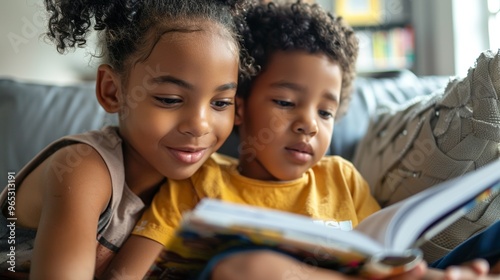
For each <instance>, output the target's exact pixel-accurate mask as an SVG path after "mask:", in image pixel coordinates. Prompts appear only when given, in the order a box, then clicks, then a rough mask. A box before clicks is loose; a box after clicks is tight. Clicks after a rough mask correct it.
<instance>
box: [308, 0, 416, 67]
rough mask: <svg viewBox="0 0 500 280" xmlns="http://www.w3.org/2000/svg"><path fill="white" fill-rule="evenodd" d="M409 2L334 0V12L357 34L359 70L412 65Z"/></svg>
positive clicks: (413, 55)
mask: <svg viewBox="0 0 500 280" xmlns="http://www.w3.org/2000/svg"><path fill="white" fill-rule="evenodd" d="M410 1H411V0H334V1H333V4H332V10H333V12H334V13H335V14H336V15H339V16H342V17H343V18H344V19H345V20H346V21H347V22H348V23H349V24H350V25H351V26H353V28H354V29H355V30H356V33H357V35H358V38H359V46H360V53H359V58H358V64H357V69H358V72H361V73H370V72H385V71H394V70H400V69H412V68H413V66H414V63H415V36H414V29H413V26H412V23H411V11H410V9H411V3H410ZM316 2H324V1H316ZM320 4H321V3H320Z"/></svg>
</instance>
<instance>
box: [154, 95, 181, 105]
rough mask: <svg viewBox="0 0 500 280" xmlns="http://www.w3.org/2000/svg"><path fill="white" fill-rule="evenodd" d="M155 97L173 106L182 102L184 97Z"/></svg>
mask: <svg viewBox="0 0 500 280" xmlns="http://www.w3.org/2000/svg"><path fill="white" fill-rule="evenodd" d="M154 98H155V99H156V100H157V101H158V102H160V103H161V104H163V105H165V106H173V105H176V104H178V103H182V99H180V98H171V97H158V96H155V97H154Z"/></svg>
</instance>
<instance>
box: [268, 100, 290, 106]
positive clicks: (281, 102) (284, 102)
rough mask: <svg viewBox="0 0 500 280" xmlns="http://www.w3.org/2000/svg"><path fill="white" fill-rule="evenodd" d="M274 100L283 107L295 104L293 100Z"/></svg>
mask: <svg viewBox="0 0 500 280" xmlns="http://www.w3.org/2000/svg"><path fill="white" fill-rule="evenodd" d="M273 102H274V103H276V104H277V105H278V106H281V107H293V105H294V104H293V103H292V102H289V101H284V100H277V99H273Z"/></svg>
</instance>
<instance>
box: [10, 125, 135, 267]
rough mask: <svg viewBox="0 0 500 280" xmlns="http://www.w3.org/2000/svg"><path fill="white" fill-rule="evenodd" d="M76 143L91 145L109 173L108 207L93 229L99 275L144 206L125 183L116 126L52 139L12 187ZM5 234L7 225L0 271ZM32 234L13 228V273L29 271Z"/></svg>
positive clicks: (120, 144) (120, 146) (34, 232)
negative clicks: (42, 163)
mask: <svg viewBox="0 0 500 280" xmlns="http://www.w3.org/2000/svg"><path fill="white" fill-rule="evenodd" d="M76 143H84V144H87V145H89V146H91V147H93V148H94V149H95V150H96V151H97V152H98V153H99V154H100V155H101V157H102V158H103V160H104V162H105V163H106V165H107V167H108V170H109V174H110V176H111V183H112V197H111V200H110V202H109V204H108V207H107V208H106V210H105V211H104V212H103V213H102V214H101V216H100V218H99V224H98V228H97V241H98V242H97V259H96V275H99V274H100V273H102V272H103V270H104V269H105V268H106V267H107V265H108V264H109V261H110V260H111V259H112V257H113V256H114V254H115V253H116V252H117V250H118V248H120V246H122V244H123V242H124V241H125V240H126V239H127V237H128V235H129V234H130V232H131V231H132V229H133V227H134V226H135V223H136V221H137V220H138V219H139V218H140V215H141V214H142V210H143V209H144V208H145V205H144V203H143V202H142V200H141V199H140V198H139V197H138V196H136V195H135V194H134V193H132V191H131V190H130V189H129V188H128V187H127V185H126V183H125V171H124V165H123V151H122V139H121V138H120V136H119V135H118V132H117V128H116V127H110V126H108V127H105V128H103V129H102V130H99V131H89V132H87V133H84V134H78V135H70V136H66V137H63V138H61V139H59V140H56V141H55V142H53V143H51V144H50V145H49V146H47V147H46V148H45V149H43V150H42V151H41V152H40V153H38V155H37V156H35V158H33V159H32V160H31V161H30V162H29V163H28V164H27V165H26V166H25V167H23V168H22V169H21V171H20V172H19V173H17V174H16V186H18V185H20V184H21V182H22V181H23V180H24V178H26V176H27V175H28V174H30V172H32V171H33V170H34V169H35V168H36V167H37V166H38V165H39V164H40V163H41V162H43V161H44V160H46V159H47V158H48V157H49V156H50V155H52V154H53V153H55V152H56V151H57V150H59V149H61V148H63V147H65V146H68V145H72V144H76ZM8 190H9V189H8V188H5V189H4V190H3V191H2V193H1V194H0V202H1V205H2V208H3V206H5V204H6V198H7V191H8ZM10 191H12V189H10ZM0 219H1V220H2V223H5V224H7V223H8V222H9V220H8V218H7V217H5V216H4V215H0ZM9 234H10V232H9V229H8V228H7V227H2V228H1V229H0V251H1V252H0V271H5V270H7V269H8V267H9V263H8V261H9V259H8V253H9V250H10V246H11V245H10V244H8V243H7V242H8V236H9ZM35 236H36V230H33V229H26V228H21V227H19V226H17V227H16V244H15V249H16V250H15V254H16V260H15V263H16V272H23V271H26V272H27V271H29V266H30V262H31V257H32V253H33V245H34V239H35Z"/></svg>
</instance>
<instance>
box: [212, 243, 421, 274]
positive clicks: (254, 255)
mask: <svg viewBox="0 0 500 280" xmlns="http://www.w3.org/2000/svg"><path fill="white" fill-rule="evenodd" d="M425 271H426V266H425V263H422V264H421V265H419V266H417V268H415V269H413V270H412V271H409V272H407V273H405V274H404V275H401V276H397V277H392V278H388V280H389V279H390V280H417V279H421V278H422V276H423V275H424V273H425ZM211 279H213V280H226V279H228V280H229V279H239V280H245V279H249V280H250V279H251V280H271V279H276V280H278V279H315V280H323V279H324V280H335V279H337V280H359V279H363V278H362V277H356V276H347V275H345V274H342V273H340V272H337V271H334V270H329V269H324V268H319V267H315V266H312V265H309V264H306V263H303V262H300V261H298V260H296V259H294V258H291V257H289V256H287V255H285V254H281V253H278V252H274V251H270V250H254V251H246V252H241V253H235V254H232V255H229V256H227V257H226V258H224V259H222V260H221V261H220V262H218V263H217V264H216V265H215V266H214V268H213V271H212V274H211Z"/></svg>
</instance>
